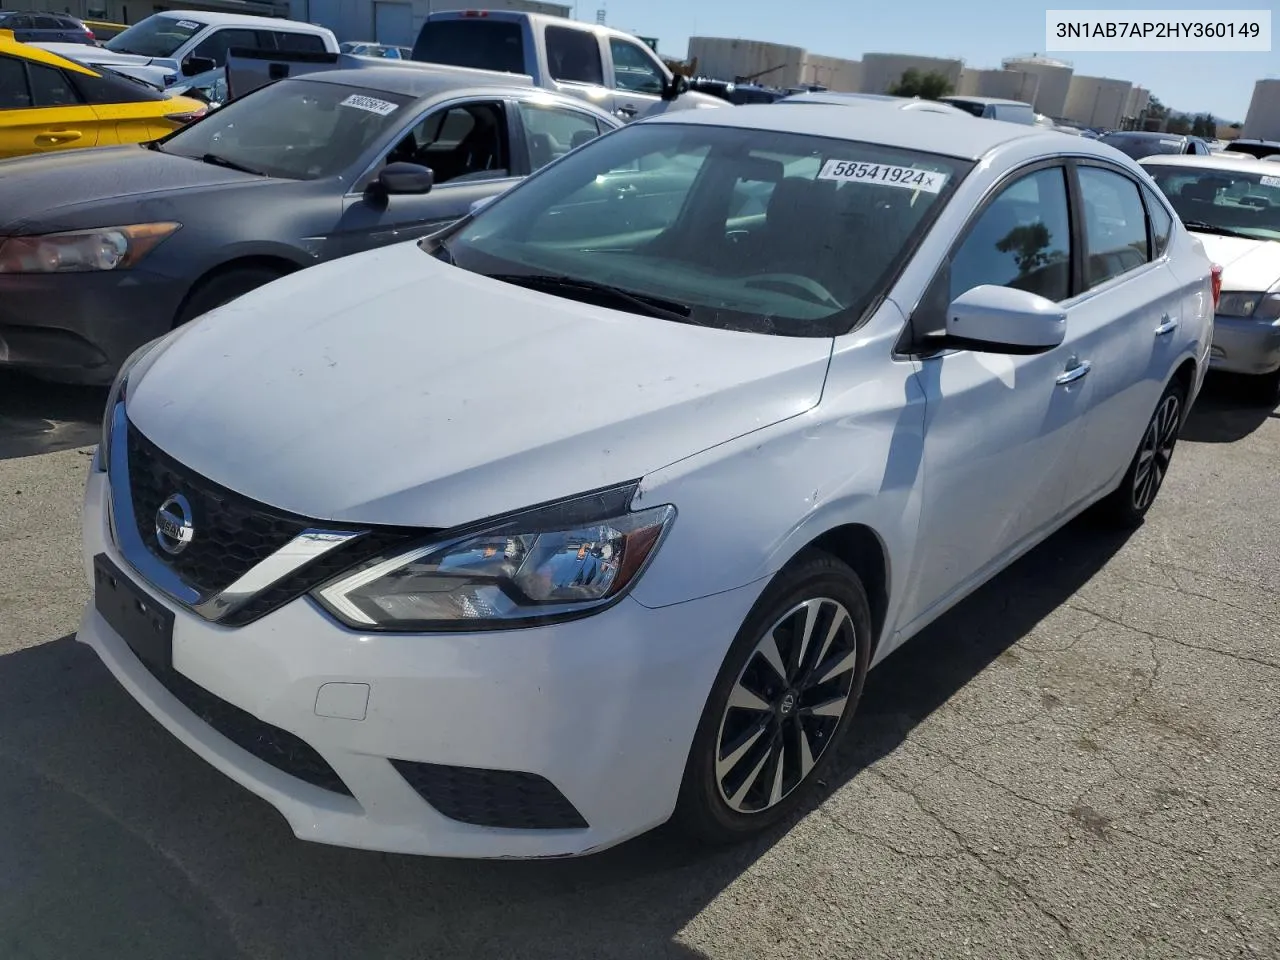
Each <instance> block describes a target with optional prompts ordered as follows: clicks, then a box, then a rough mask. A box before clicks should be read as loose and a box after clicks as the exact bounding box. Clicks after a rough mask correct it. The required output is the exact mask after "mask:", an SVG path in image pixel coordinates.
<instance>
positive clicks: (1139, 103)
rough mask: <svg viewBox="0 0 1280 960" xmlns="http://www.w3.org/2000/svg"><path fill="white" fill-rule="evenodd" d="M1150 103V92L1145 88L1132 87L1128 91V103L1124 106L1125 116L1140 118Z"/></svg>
mask: <svg viewBox="0 0 1280 960" xmlns="http://www.w3.org/2000/svg"><path fill="white" fill-rule="evenodd" d="M1150 103H1151V91H1150V90H1148V89H1147V88H1146V87H1134V88H1133V89H1132V90H1130V91H1129V102H1128V103H1127V104H1126V105H1125V110H1124V112H1125V116H1128V117H1140V116H1142V112H1143V111H1144V110H1146V109H1147V105H1148V104H1150Z"/></svg>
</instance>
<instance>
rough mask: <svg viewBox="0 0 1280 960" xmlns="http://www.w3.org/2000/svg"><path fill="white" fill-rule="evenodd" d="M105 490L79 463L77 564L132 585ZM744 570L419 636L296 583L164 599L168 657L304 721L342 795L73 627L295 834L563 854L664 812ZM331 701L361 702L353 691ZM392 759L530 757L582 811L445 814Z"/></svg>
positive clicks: (217, 690)
mask: <svg viewBox="0 0 1280 960" xmlns="http://www.w3.org/2000/svg"><path fill="white" fill-rule="evenodd" d="M106 498H107V479H106V475H105V474H102V473H97V472H93V473H91V474H90V477H89V481H88V486H87V489H86V496H85V510H84V556H85V563H86V571H87V572H88V573H89V575H90V582H91V583H92V575H93V558H94V557H95V556H96V555H98V554H100V553H101V554H106V555H107V556H108V557H109V558H110V559H111V560H112V561H113V562H114V563H115V564H116V565H117V566H119V567H120V568H121V569H122V570H124V571H126V572H128V573H129V576H130V577H132V578H133V580H134V582H135V583H137V584H138V585H139V586H145V585H144V584H143V583H142V581H141V579H140V578H137V577H136V576H134V575H133V574H132V572H131V570H130V568H129V566H128V564H127V562H126V561H125V560H124V558H123V557H122V556H121V555H120V554H119V552H118V551H117V550H116V549H115V547H114V545H113V544H112V543H111V539H110V534H109V529H108V522H109V521H108V518H107V515H106V509H107V508H106ZM760 589H761V586H760V585H752V586H748V587H744V588H742V589H739V590H736V591H731V592H729V593H724V594H719V595H716V596H713V597H708V598H705V599H702V600H697V601H692V602H689V603H683V604H678V605H674V606H670V607H664V608H661V609H649V608H646V607H644V606H641V605H640V604H639V603H638V602H636V601H634V600H632V599H630V598H627V599H624V600H623V601H622V602H621V603H619V604H618V605H616V606H615V607H613V608H611V609H609V610H607V611H605V612H603V613H601V614H599V615H597V616H593V617H588V618H586V619H583V620H578V621H575V622H571V623H565V624H559V625H555V626H546V627H535V628H530V629H523V630H518V631H510V632H495V633H481V634H450V635H441V634H437V635H427V636H407V635H360V634H356V633H353V632H351V631H349V630H346V629H344V628H342V627H340V626H338V625H337V624H335V623H334V622H333V621H332V620H330V619H329V618H328V617H327V616H326V615H324V614H323V613H322V612H321V611H320V610H319V609H318V608H316V607H315V606H314V605H313V604H312V603H311V602H309V601H307V600H299V601H295V602H293V603H291V604H289V605H287V606H285V607H282V608H281V609H279V610H277V611H276V612H274V613H272V614H270V615H268V616H266V617H264V618H262V619H261V620H258V621H255V622H254V623H251V624H249V625H248V626H245V627H242V628H239V629H228V628H226V627H220V626H217V625H214V624H212V623H209V622H207V621H204V620H202V619H201V618H200V617H198V616H196V615H194V614H192V613H189V612H187V611H185V610H183V609H177V610H176V621H175V625H174V633H173V664H174V668H175V669H176V670H177V671H178V672H179V673H181V674H182V675H184V676H185V677H186V678H188V679H189V680H190V681H192V682H194V683H195V684H198V685H199V687H201V688H203V690H204V691H208V693H209V694H212V695H214V696H216V697H218V698H221V700H223V701H226V702H227V703H229V704H232V705H234V706H235V707H238V708H240V709H241V710H244V711H247V712H248V713H249V714H252V715H253V717H256V718H257V719H258V720H260V721H263V722H265V723H268V724H271V725H272V726H274V727H277V728H280V729H281V730H284V731H288V732H289V733H290V734H293V735H295V736H297V737H299V738H301V739H302V740H303V741H305V743H306V744H308V745H309V746H310V747H311V748H313V749H314V750H315V751H316V752H317V753H318V754H319V755H320V756H321V757H322V758H323V760H324V761H325V762H327V763H328V765H329V766H330V767H331V768H332V769H333V771H334V772H336V773H337V775H338V776H339V777H340V778H341V780H342V782H343V784H345V786H346V787H347V788H348V789H349V791H350V796H348V795H344V794H342V793H337V792H333V791H331V790H327V789H323V788H321V787H319V786H315V785H313V784H312V783H308V782H304V781H303V780H301V779H298V778H297V777H295V776H291V775H290V774H288V773H285V772H284V771H283V770H282V769H279V768H278V767H277V766H274V765H272V764H271V763H268V762H266V761H264V760H262V759H259V757H258V756H255V755H254V754H252V753H250V752H248V751H247V750H244V749H242V748H241V747H239V746H237V745H236V744H235V743H234V742H232V740H230V739H228V738H227V737H225V736H223V735H222V734H221V733H219V732H217V731H216V730H215V729H214V728H213V727H212V726H210V725H209V724H207V723H205V722H204V721H202V720H201V719H200V718H199V717H198V716H197V715H196V714H195V713H193V712H192V711H191V710H190V709H188V708H187V707H186V706H184V705H183V703H182V702H181V701H180V700H179V699H178V698H177V697H175V696H174V695H173V694H172V693H171V692H170V690H169V689H167V688H166V687H165V685H163V684H162V683H161V682H160V681H159V680H158V679H157V677H156V676H155V675H153V674H152V673H151V672H150V671H149V670H148V669H147V668H146V667H144V666H143V665H142V662H141V661H140V660H139V659H138V658H137V657H136V656H135V655H134V654H133V651H132V650H131V649H130V648H129V647H128V646H127V645H126V643H125V642H124V640H123V639H122V638H121V637H120V636H119V635H118V634H117V633H115V631H113V630H112V629H111V627H109V626H108V625H107V623H106V621H105V620H104V619H103V618H102V617H101V616H100V615H99V614H98V612H97V611H96V609H95V608H94V606H93V604H92V602H91V603H90V605H89V607H88V609H87V610H86V611H85V614H84V618H83V620H82V622H81V626H80V631H79V635H78V639H79V640H80V641H81V642H83V643H87V644H88V645H89V646H91V647H93V649H94V650H95V651H96V652H97V653H98V655H99V656H100V657H101V658H102V660H103V662H104V663H105V664H106V665H107V667H108V668H109V669H110V670H111V672H112V673H113V674H114V675H115V677H116V679H117V680H119V682H120V683H121V685H122V686H124V688H125V689H126V690H127V691H128V692H129V693H130V695H132V696H133V697H134V698H135V699H136V700H137V701H138V702H139V703H141V704H142V706H143V707H145V708H146V710H147V711H148V712H149V713H151V714H152V716H154V717H155V718H156V719H157V720H159V721H160V723H161V724H163V725H164V726H165V727H166V728H167V729H168V730H169V731H170V732H171V733H172V734H173V735H174V736H176V737H177V738H178V739H179V740H181V741H182V742H183V743H185V744H186V745H187V746H188V747H190V748H191V749H192V750H194V751H195V752H196V753H197V754H199V755H200V756H201V757H203V758H204V759H205V760H207V761H208V762H209V763H210V764H212V765H213V766H215V767H217V768H218V769H219V770H221V771H222V772H223V773H225V774H226V775H227V776H229V777H231V778H232V779H233V780H235V781H237V782H238V783H240V784H241V785H243V786H244V787H246V788H248V789H249V790H251V791H252V792H254V793H256V794H257V795H258V796H260V797H262V798H263V799H265V800H267V801H268V802H269V803H271V804H272V805H273V806H275V807H276V809H277V810H279V811H280V813H281V814H283V815H284V817H285V819H286V820H287V821H288V822H289V825H290V827H292V829H293V831H294V833H295V834H296V835H297V836H298V837H300V838H302V839H305V840H313V841H318V842H322V843H330V844H337V845H341V846H351V847H361V848H366V849H372V850H384V851H391V852H400V853H417V854H431V855H438V856H454V857H557V856H572V855H578V854H584V853H589V852H594V851H596V850H600V849H603V848H605V847H608V846H611V845H613V844H616V843H618V842H620V841H622V840H625V839H627V838H629V837H632V836H635V835H637V834H639V833H642V832H644V831H646V830H648V829H650V828H652V827H655V826H657V825H658V824H660V823H662V822H663V821H665V820H666V819H667V818H668V817H669V816H670V815H671V812H672V811H673V809H674V807H675V801H676V796H677V793H678V790H679V786H680V780H681V777H682V776H683V772H684V765H685V760H686V757H687V753H688V749H689V745H690V743H691V742H692V739H693V734H694V730H695V728H696V726H697V723H698V719H699V717H700V715H701V711H702V708H703V705H704V703H705V700H706V697H707V694H708V692H709V691H710V689H711V685H712V682H713V681H714V678H715V675H716V673H717V671H718V670H719V668H720V664H721V662H722V660H723V658H724V655H725V652H726V650H727V649H728V646H729V644H730V642H731V641H732V638H733V636H734V634H735V632H736V631H737V628H738V625H739V624H740V623H741V622H742V620H743V619H744V618H745V617H746V615H747V612H748V610H749V608H750V606H751V604H752V603H753V602H754V600H755V598H756V596H757V595H758V593H759V590H760ZM148 592H149V593H151V594H152V598H153V599H155V600H156V601H157V602H158V603H160V602H162V601H160V600H159V599H158V597H157V596H156V594H155V593H154V591H150V590H148ZM165 605H166V606H168V607H169V608H170V609H175V606H174V605H173V604H169V603H166V604H165ZM335 683H336V684H352V685H367V693H368V699H367V703H366V704H365V705H364V709H363V719H358V720H357V719H340V718H338V717H335V716H321V715H319V714H320V712H321V709H322V703H324V702H326V701H327V699H328V695H327V694H325V693H322V691H321V687H322V686H325V685H327V684H335ZM326 689H332V688H326ZM341 689H343V690H346V691H350V690H352V689H356V690H359V689H360V688H359V687H358V686H357V687H354V688H351V687H348V688H341ZM347 702H348V704H349V698H347ZM344 709H345V708H344ZM345 712H349V713H351V714H358V713H360V712H361V711H360V709H359V704H357V709H356V710H353V711H345ZM388 758H395V759H398V760H408V761H414V762H420V763H429V764H438V765H447V766H453V767H464V768H478V769H482V770H497V771H522V772H526V773H533V774H537V775H539V776H541V777H544V778H546V780H548V781H550V783H551V784H553V785H554V786H555V787H556V788H557V789H558V790H559V791H560V793H561V794H563V796H564V798H565V799H567V800H568V801H569V803H571V804H572V805H573V807H574V808H576V810H577V811H578V812H579V813H580V814H581V816H582V818H583V819H584V820H585V821H586V823H587V826H586V827H585V828H577V829H512V828H507V827H492V826H478V825H476V824H474V823H466V822H460V821H459V820H456V819H451V818H450V817H447V816H444V815H442V814H441V813H440V812H439V811H438V810H437V809H435V808H434V807H433V806H432V805H431V804H429V803H428V802H427V801H426V800H424V799H423V797H422V796H421V795H420V794H419V793H418V792H417V791H416V790H415V789H414V788H413V787H412V786H410V784H409V782H408V781H407V780H406V778H405V777H403V776H401V775H400V773H398V772H397V769H396V767H394V766H393V765H392V764H391V763H390V762H389V759H388Z"/></svg>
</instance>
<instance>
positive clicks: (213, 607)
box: [107, 400, 367, 623]
mask: <svg viewBox="0 0 1280 960" xmlns="http://www.w3.org/2000/svg"><path fill="white" fill-rule="evenodd" d="M127 433H128V418H127V416H126V414H125V401H123V400H122V401H120V402H119V403H117V404H116V407H115V410H114V411H113V412H112V415H111V448H110V449H111V454H110V462H109V463H108V464H107V489H108V498H107V499H108V503H107V506H108V513H109V517H110V530H111V534H112V538H113V539H114V541H115V546H116V549H117V550H119V552H120V555H121V556H122V557H123V558H124V559H125V561H126V562H127V563H128V564H129V566H130V567H132V568H133V570H134V572H135V573H137V574H138V575H139V576H140V577H142V579H143V580H145V581H146V582H147V583H148V584H150V585H151V586H152V587H154V588H155V589H157V590H159V591H160V592H161V593H163V594H165V595H166V596H167V597H169V598H170V599H171V600H175V601H177V602H178V603H180V604H182V605H183V606H184V607H187V608H188V609H190V610H192V611H193V612H195V613H196V614H198V615H199V616H201V617H203V618H204V619H205V620H209V621H211V622H214V623H216V622H217V621H219V620H222V619H224V618H225V617H227V616H229V615H230V614H232V613H235V612H236V611H237V610H239V609H240V608H242V607H243V606H244V605H245V604H247V603H249V602H250V601H252V600H253V599H254V598H255V597H257V596H259V595H261V594H262V593H263V592H264V591H266V590H268V589H270V588H271V587H273V586H275V585H276V584H277V583H279V582H280V581H281V580H284V579H285V578H286V577H288V576H290V575H291V574H293V573H294V572H296V571H297V570H299V569H301V568H302V567H303V566H305V565H306V564H308V563H310V562H311V561H312V560H315V559H317V558H318V557H321V556H323V555H324V554H326V553H328V552H329V551H330V550H333V549H334V548H336V547H339V546H342V545H343V544H346V543H350V542H351V541H352V540H354V539H355V538H356V537H361V536H364V534H365V533H366V532H367V531H364V530H355V531H347V530H324V529H320V528H308V529H306V530H303V531H302V533H300V534H298V535H297V536H296V537H294V538H293V539H292V540H290V541H289V542H288V543H286V544H285V545H284V546H283V547H281V548H280V549H279V550H277V551H275V553H273V554H271V555H270V556H268V557H267V558H266V559H264V560H262V561H261V562H260V563H257V564H255V565H254V566H253V567H252V568H251V569H249V570H248V571H247V572H246V573H244V575H242V576H241V577H240V578H239V579H237V580H236V581H235V582H234V583H232V584H231V585H230V586H228V587H226V588H225V589H223V590H221V591H219V592H218V593H216V594H213V595H211V596H207V597H206V596H203V595H201V594H200V592H199V591H197V590H196V589H195V588H194V587H192V586H191V585H189V584H188V583H187V582H186V581H185V580H183V579H182V578H181V577H179V576H178V575H177V574H176V573H175V572H174V571H173V569H172V568H171V567H169V565H168V564H166V563H165V562H164V561H163V560H161V559H160V558H159V557H157V556H156V555H155V554H153V553H152V552H151V551H150V550H148V549H147V545H146V543H145V542H144V541H143V539H142V535H141V534H140V533H139V532H138V521H137V515H136V514H135V513H134V509H133V489H132V486H131V484H130V483H129V444H128V438H127Z"/></svg>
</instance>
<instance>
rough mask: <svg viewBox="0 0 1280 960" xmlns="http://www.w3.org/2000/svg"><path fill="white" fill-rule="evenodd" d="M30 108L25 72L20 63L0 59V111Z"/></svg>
mask: <svg viewBox="0 0 1280 960" xmlns="http://www.w3.org/2000/svg"><path fill="white" fill-rule="evenodd" d="M29 106H31V91H30V90H28V89H27V72H26V70H25V69H23V66H22V61H20V60H14V59H13V58H12V57H0V110H23V109H25V108H27V107H29Z"/></svg>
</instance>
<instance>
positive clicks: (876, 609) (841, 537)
mask: <svg viewBox="0 0 1280 960" xmlns="http://www.w3.org/2000/svg"><path fill="white" fill-rule="evenodd" d="M810 550H822V551H824V552H825V553H829V554H831V555H832V556H834V557H835V558H836V559H838V560H840V561H842V562H843V563H846V564H848V565H849V566H850V567H851V568H852V569H853V571H854V573H856V574H857V575H858V579H860V580H861V581H862V587H863V589H864V590H865V591H866V593H867V602H868V604H869V605H870V607H871V632H872V635H873V637H872V644H871V655H872V657H874V656H875V653H876V650H877V648H879V646H880V643H881V641H882V640H883V637H884V629H885V624H886V621H887V619H888V615H889V597H890V587H891V579H890V578H891V574H892V570H891V566H890V561H889V550H888V548H887V547H886V546H885V543H884V540H882V539H881V537H880V535H879V534H878V533H876V531H875V530H873V529H872V528H871V527H869V526H867V525H866V524H865V523H843V524H840V525H839V526H835V527H831V528H829V529H828V530H826V531H824V532H823V533H821V534H819V535H818V536H816V537H814V538H813V539H812V540H810V541H809V542H808V543H806V544H805V545H804V546H803V547H802V548H801V549H800V550H799V551H797V552H796V554H795V555H794V556H793V557H791V559H790V560H788V561H787V563H785V564H784V565H783V569H786V567H788V566H790V565H791V564H792V563H794V562H795V561H796V560H797V559H798V558H799V557H801V556H803V555H804V554H805V553H806V552H808V551H810Z"/></svg>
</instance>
